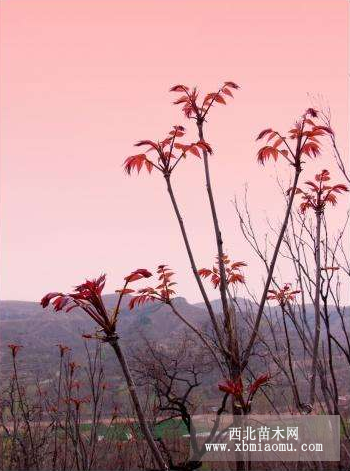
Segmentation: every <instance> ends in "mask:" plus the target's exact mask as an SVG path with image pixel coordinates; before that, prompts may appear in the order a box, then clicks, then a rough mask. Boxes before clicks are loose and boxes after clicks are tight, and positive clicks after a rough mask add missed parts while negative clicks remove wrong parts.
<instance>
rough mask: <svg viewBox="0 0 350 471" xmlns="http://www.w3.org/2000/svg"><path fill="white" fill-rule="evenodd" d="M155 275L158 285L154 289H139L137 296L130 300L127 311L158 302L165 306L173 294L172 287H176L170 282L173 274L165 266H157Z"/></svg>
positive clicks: (148, 287)
mask: <svg viewBox="0 0 350 471" xmlns="http://www.w3.org/2000/svg"><path fill="white" fill-rule="evenodd" d="M157 273H158V281H159V284H158V285H157V286H156V287H154V288H153V287H150V286H147V287H145V288H141V289H139V290H138V291H137V294H136V295H135V296H133V297H132V299H131V300H130V302H129V309H134V308H135V307H136V306H140V305H142V304H145V303H147V302H155V301H160V302H162V303H165V304H168V303H169V302H170V300H171V297H172V296H173V295H174V294H175V291H174V290H173V288H172V287H173V286H174V285H176V283H175V282H174V281H172V280H171V278H172V277H173V275H174V273H173V272H172V271H171V269H170V268H168V266H167V265H159V266H158V268H157Z"/></svg>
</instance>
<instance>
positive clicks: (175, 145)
mask: <svg viewBox="0 0 350 471" xmlns="http://www.w3.org/2000/svg"><path fill="white" fill-rule="evenodd" d="M184 134H185V128H184V127H182V126H173V129H172V130H171V131H170V133H169V134H168V136H167V137H166V138H165V139H163V140H162V141H160V142H159V141H158V142H154V141H150V140H143V141H139V142H137V143H136V144H135V146H137V147H143V146H147V147H148V149H147V150H146V151H145V153H143V154H137V155H132V156H131V157H128V158H127V159H126V160H125V161H124V164H123V166H124V169H125V171H126V173H127V174H128V175H130V174H131V172H132V171H137V172H138V173H140V171H141V169H142V168H143V167H145V168H146V170H147V171H148V172H149V173H151V171H152V170H153V169H156V170H158V171H160V172H162V173H163V174H164V175H170V174H171V173H172V171H173V170H174V168H175V167H176V165H177V164H178V163H179V162H180V160H182V159H184V158H186V156H187V155H188V154H193V155H195V156H196V157H199V158H201V152H203V151H206V152H208V154H212V153H213V150H212V148H211V147H210V145H209V144H208V143H207V142H205V141H197V142H192V143H191V144H184V143H182V142H179V141H178V139H180V138H182V137H183V136H184ZM176 151H178V152H176ZM150 153H152V155H151V156H148V155H147V154H150Z"/></svg>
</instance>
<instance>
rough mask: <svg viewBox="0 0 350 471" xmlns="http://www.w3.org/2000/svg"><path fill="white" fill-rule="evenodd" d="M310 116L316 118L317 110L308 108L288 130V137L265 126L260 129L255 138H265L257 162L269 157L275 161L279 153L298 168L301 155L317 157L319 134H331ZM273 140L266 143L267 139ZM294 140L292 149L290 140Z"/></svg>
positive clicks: (329, 129) (264, 160)
mask: <svg viewBox="0 0 350 471" xmlns="http://www.w3.org/2000/svg"><path fill="white" fill-rule="evenodd" d="M311 118H317V111H316V110H314V109H313V108H309V109H308V110H306V112H305V113H304V114H303V115H302V116H301V117H300V118H299V120H298V121H297V122H296V124H295V126H294V127H293V128H292V129H290V130H289V131H288V134H289V135H288V137H285V136H282V135H281V134H280V133H279V132H278V131H275V130H273V129H272V128H267V129H264V130H263V131H261V132H260V133H259V135H258V137H257V138H256V140H257V141H258V140H260V139H264V138H265V139H266V145H265V146H263V147H261V148H260V149H259V150H258V162H259V163H261V164H262V165H264V164H265V162H266V161H267V160H269V159H270V158H271V157H272V158H273V159H274V160H275V161H277V160H278V157H279V156H280V155H281V156H282V157H284V158H285V159H286V160H287V161H288V162H289V163H290V164H291V165H293V166H294V167H296V168H300V167H301V164H302V161H301V158H302V156H303V155H306V156H308V157H310V158H311V157H317V156H318V155H319V154H320V142H319V140H318V139H317V137H319V136H325V135H333V131H332V129H331V128H329V127H327V126H321V125H317V124H316V123H315V122H314V121H313V120H312V119H311ZM273 139H275V140H274V142H273V143H272V144H268V142H269V141H272V140H273ZM293 140H295V141H296V142H295V148H294V151H293V150H292V147H293V146H292V142H291V141H293Z"/></svg>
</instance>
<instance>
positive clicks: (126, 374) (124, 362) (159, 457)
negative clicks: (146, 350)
mask: <svg viewBox="0 0 350 471" xmlns="http://www.w3.org/2000/svg"><path fill="white" fill-rule="evenodd" d="M108 343H109V344H110V346H111V347H112V348H113V350H114V351H115V354H116V355H117V358H118V360H119V363H120V366H121V367H122V370H123V374H124V377H125V380H126V383H127V386H128V390H129V394H130V396H131V400H132V402H133V404H134V407H135V411H136V414H137V417H138V419H139V423H140V428H141V431H142V433H143V435H144V437H145V440H146V441H147V443H148V446H149V447H150V450H151V453H152V455H153V457H154V459H155V461H156V463H157V464H158V466H159V468H160V469H161V470H167V469H168V466H167V464H166V463H165V461H164V459H163V456H162V454H161V453H160V451H159V449H158V447H157V444H156V442H155V440H154V437H153V435H152V433H151V431H150V429H149V427H148V424H147V421H146V418H145V414H144V412H143V410H142V406H141V404H140V401H139V398H138V395H137V392H136V387H135V383H134V380H133V378H132V376H131V372H130V369H129V366H128V363H127V360H126V358H125V357H124V353H123V351H122V349H121V348H120V345H119V343H118V340H117V339H113V340H109V341H108Z"/></svg>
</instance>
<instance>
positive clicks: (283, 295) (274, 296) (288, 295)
mask: <svg viewBox="0 0 350 471" xmlns="http://www.w3.org/2000/svg"><path fill="white" fill-rule="evenodd" d="M268 293H270V294H269V295H268V296H267V299H269V300H275V301H278V303H279V304H280V306H285V305H286V303H287V302H288V301H294V299H295V295H296V294H298V293H300V291H299V290H295V291H292V290H291V285H290V284H289V283H286V284H285V285H284V286H283V288H281V289H280V290H279V291H277V290H274V289H269V290H268Z"/></svg>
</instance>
